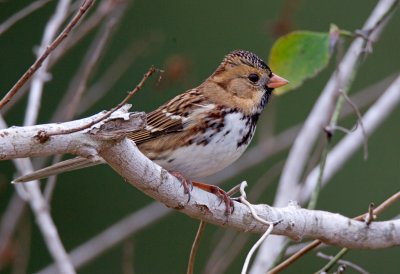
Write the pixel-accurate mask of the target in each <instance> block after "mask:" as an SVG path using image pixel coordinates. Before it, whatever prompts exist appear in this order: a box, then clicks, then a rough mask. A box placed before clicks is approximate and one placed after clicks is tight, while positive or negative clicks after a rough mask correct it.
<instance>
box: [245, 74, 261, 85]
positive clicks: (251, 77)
mask: <svg viewBox="0 0 400 274" xmlns="http://www.w3.org/2000/svg"><path fill="white" fill-rule="evenodd" d="M247 78H249V80H250V81H252V82H253V83H256V82H257V81H258V80H260V76H258V75H257V74H255V73H250V74H249V76H248V77H247Z"/></svg>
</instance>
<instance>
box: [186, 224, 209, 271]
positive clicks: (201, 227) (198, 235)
mask: <svg viewBox="0 0 400 274" xmlns="http://www.w3.org/2000/svg"><path fill="white" fill-rule="evenodd" d="M205 227H206V222H204V221H200V223H199V227H198V228H197V233H196V237H195V238H194V241H193V244H192V248H191V250H190V256H189V262H188V267H187V270H186V274H193V270H194V262H195V260H196V254H197V250H198V249H199V245H200V240H201V237H202V235H203V232H204V229H205Z"/></svg>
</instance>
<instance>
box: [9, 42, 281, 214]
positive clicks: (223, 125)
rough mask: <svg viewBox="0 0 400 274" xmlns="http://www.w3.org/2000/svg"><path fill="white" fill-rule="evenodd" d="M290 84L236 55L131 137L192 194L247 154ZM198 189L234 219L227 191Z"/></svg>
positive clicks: (50, 170) (77, 164) (65, 165)
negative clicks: (273, 102) (272, 101)
mask: <svg viewBox="0 0 400 274" xmlns="http://www.w3.org/2000/svg"><path fill="white" fill-rule="evenodd" d="M287 83H288V81H287V80H285V79H284V78H282V77H280V76H278V75H276V74H274V73H272V71H271V69H270V68H269V67H268V66H267V65H266V64H265V62H264V61H262V60H261V59H260V58H259V57H257V56H256V55H255V54H254V53H252V52H249V51H244V50H236V51H233V52H231V53H229V54H228V55H226V56H225V58H224V59H223V61H222V63H221V64H220V65H219V67H218V68H217V69H216V71H215V72H214V73H213V74H212V75H211V76H210V77H209V78H208V79H207V80H206V81H204V82H203V83H202V84H201V85H200V86H198V87H197V88H194V89H190V90H188V91H187V92H185V93H183V94H181V95H178V96H176V97H175V98H173V99H172V100H170V101H169V102H167V103H166V104H164V105H162V106H160V107H159V108H157V109H156V110H154V111H152V112H150V113H148V114H147V126H146V128H145V129H144V130H141V131H137V132H132V134H130V135H129V136H128V138H130V139H132V140H133V141H134V142H135V143H136V145H137V146H138V148H139V150H140V151H141V152H142V153H143V154H145V155H146V156H147V157H148V158H150V159H151V160H153V161H154V162H156V163H157V164H159V165H160V166H162V167H163V168H165V169H167V170H169V171H171V173H172V174H173V175H175V176H176V177H178V179H180V180H181V182H182V183H183V184H184V186H185V192H187V193H188V191H189V189H188V185H187V183H184V182H185V181H186V179H185V178H187V179H190V180H194V179H199V178H203V177H206V176H208V175H211V174H214V173H216V172H217V171H220V170H222V169H223V168H225V167H227V166H228V165H230V164H231V163H233V162H234V161H235V160H237V159H238V158H239V157H240V156H241V155H242V153H243V152H244V151H245V150H246V148H247V146H248V145H249V143H250V141H251V139H252V137H253V135H254V131H255V128H256V123H257V121H258V118H259V116H260V114H261V112H262V111H263V109H264V107H265V106H266V104H267V103H268V99H269V98H270V96H271V93H272V91H273V89H274V88H277V87H280V86H283V85H286V84H287ZM93 164H94V163H93V162H89V161H88V160H86V159H84V158H80V157H78V158H74V159H71V160H67V161H64V162H61V163H58V164H56V165H55V166H50V167H47V168H45V169H43V170H39V171H36V172H34V173H33V174H28V175H26V176H23V177H20V178H18V179H16V180H15V181H16V182H24V181H29V180H33V179H40V178H44V177H48V176H50V175H54V174H58V173H61V172H65V171H68V170H74V169H78V168H83V167H87V166H90V165H93ZM186 182H187V181H186ZM193 185H194V186H197V187H200V188H202V189H205V190H207V191H209V192H212V193H215V194H216V195H217V196H219V197H220V198H222V199H223V200H224V201H225V204H226V207H227V212H228V214H229V212H230V206H231V204H230V203H231V202H230V200H228V198H227V195H226V193H225V192H224V191H222V190H221V189H219V188H218V187H216V186H212V185H206V184H202V183H195V182H193Z"/></svg>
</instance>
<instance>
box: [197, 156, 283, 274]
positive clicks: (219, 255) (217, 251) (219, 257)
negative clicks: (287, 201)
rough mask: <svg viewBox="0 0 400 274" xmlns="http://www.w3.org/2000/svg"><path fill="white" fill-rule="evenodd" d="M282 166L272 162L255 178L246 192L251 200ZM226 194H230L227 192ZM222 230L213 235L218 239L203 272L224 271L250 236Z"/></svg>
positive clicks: (275, 176)
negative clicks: (270, 165)
mask: <svg viewBox="0 0 400 274" xmlns="http://www.w3.org/2000/svg"><path fill="white" fill-rule="evenodd" d="M282 167H283V162H282V161H280V162H278V163H276V164H274V165H273V166H272V167H271V168H270V169H269V170H268V171H267V172H265V173H264V174H263V175H262V176H261V177H260V178H259V179H258V180H257V182H256V183H255V184H254V185H252V187H251V189H250V191H249V194H248V196H249V199H250V200H251V201H258V200H259V199H260V196H261V195H262V194H263V193H265V189H266V188H267V187H269V186H270V185H271V183H272V182H273V181H274V180H275V179H276V178H277V177H278V176H279V174H280V173H281V170H282ZM239 189H240V185H239ZM228 195H230V193H229V192H228ZM223 231H224V234H223V235H222V236H221V235H218V236H217V235H216V236H215V237H214V238H215V239H217V240H218V243H217V244H216V245H215V247H214V248H213V251H212V253H211V255H210V256H209V260H208V262H207V263H206V267H205V270H204V273H208V274H217V273H225V272H226V269H227V267H228V266H229V265H230V264H231V263H232V261H233V260H235V258H236V257H237V255H238V254H239V253H240V251H241V250H242V249H243V247H244V245H245V244H246V243H247V241H248V239H249V237H250V235H249V234H245V233H238V232H236V231H231V230H223ZM219 234H221V233H219ZM213 242H214V241H213Z"/></svg>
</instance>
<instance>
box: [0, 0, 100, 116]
mask: <svg viewBox="0 0 400 274" xmlns="http://www.w3.org/2000/svg"><path fill="white" fill-rule="evenodd" d="M92 3H93V0H85V1H84V3H83V4H82V6H81V7H80V8H79V11H78V13H77V14H76V15H75V16H74V18H73V19H72V20H71V21H70V22H69V24H68V25H67V26H66V27H65V29H64V30H63V31H62V32H61V34H60V35H59V36H58V37H57V38H56V39H55V40H54V41H53V42H52V43H51V44H50V45H49V46H48V47H47V48H46V50H45V51H44V52H43V54H42V55H41V56H40V57H39V58H38V59H37V60H36V61H35V63H33V65H32V66H31V67H30V68H29V69H28V70H27V71H26V72H25V73H24V75H22V77H21V78H20V79H19V80H18V81H17V82H16V83H15V84H14V86H13V87H12V88H11V89H10V90H9V91H8V93H7V94H6V95H5V96H4V97H3V99H1V101H0V109H1V108H2V107H3V106H4V105H6V104H7V103H8V102H9V101H10V100H11V98H12V97H13V96H14V95H15V93H17V92H18V90H19V89H20V88H21V87H22V86H23V85H24V84H25V83H26V81H28V79H29V78H30V77H31V76H32V75H33V74H34V73H35V72H36V71H37V70H38V69H39V68H40V67H41V65H42V63H43V62H44V61H45V60H46V58H47V56H49V54H50V53H51V52H52V51H53V50H54V49H55V48H57V47H58V45H59V44H60V43H61V42H62V41H63V40H64V39H65V38H66V37H67V36H68V33H69V32H70V31H71V30H72V29H73V28H74V26H75V25H76V24H77V23H78V22H79V20H80V19H81V17H82V16H83V15H84V14H85V13H86V11H87V10H88V9H89V8H90V6H91V5H92Z"/></svg>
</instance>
